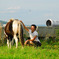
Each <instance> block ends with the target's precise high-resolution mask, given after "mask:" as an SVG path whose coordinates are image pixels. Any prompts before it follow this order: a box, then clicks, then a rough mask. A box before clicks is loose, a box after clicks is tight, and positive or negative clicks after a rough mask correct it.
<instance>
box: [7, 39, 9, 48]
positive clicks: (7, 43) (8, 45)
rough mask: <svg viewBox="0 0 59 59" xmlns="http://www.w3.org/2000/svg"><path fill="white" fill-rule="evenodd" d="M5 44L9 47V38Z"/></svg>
mask: <svg viewBox="0 0 59 59" xmlns="http://www.w3.org/2000/svg"><path fill="white" fill-rule="evenodd" d="M7 46H8V48H9V40H8V39H7Z"/></svg>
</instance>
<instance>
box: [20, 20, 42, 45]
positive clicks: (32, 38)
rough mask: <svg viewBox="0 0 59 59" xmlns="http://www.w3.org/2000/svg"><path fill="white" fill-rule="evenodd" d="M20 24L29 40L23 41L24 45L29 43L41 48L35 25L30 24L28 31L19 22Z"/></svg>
mask: <svg viewBox="0 0 59 59" xmlns="http://www.w3.org/2000/svg"><path fill="white" fill-rule="evenodd" d="M20 22H21V23H22V24H23V26H24V28H25V30H26V31H28V32H29V35H30V39H29V40H26V41H25V43H24V44H25V45H26V44H27V43H28V42H29V43H30V44H32V45H33V44H35V45H36V46H41V43H40V40H39V39H38V33H37V31H36V25H35V24H32V25H31V29H28V28H27V27H26V26H25V25H24V23H23V22H22V21H21V20H20Z"/></svg>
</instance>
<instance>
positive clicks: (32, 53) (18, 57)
mask: <svg viewBox="0 0 59 59" xmlns="http://www.w3.org/2000/svg"><path fill="white" fill-rule="evenodd" d="M44 43H45V44H44ZM0 58H1V59H59V42H55V43H53V44H51V43H49V44H48V42H46V41H43V42H42V46H41V47H33V46H30V47H29V46H24V48H22V46H21V45H20V43H19V46H18V48H17V49H16V47H15V45H14V46H12V47H11V49H10V48H8V47H7V45H5V46H1V47H0Z"/></svg>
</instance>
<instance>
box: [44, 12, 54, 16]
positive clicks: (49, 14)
mask: <svg viewBox="0 0 59 59" xmlns="http://www.w3.org/2000/svg"><path fill="white" fill-rule="evenodd" d="M44 16H53V14H52V13H47V14H44Z"/></svg>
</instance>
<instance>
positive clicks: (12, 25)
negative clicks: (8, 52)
mask: <svg viewBox="0 0 59 59" xmlns="http://www.w3.org/2000/svg"><path fill="white" fill-rule="evenodd" d="M4 33H5V36H6V38H7V45H8V47H9V46H10V48H11V42H12V40H13V39H15V42H16V48H17V47H18V38H17V35H18V37H19V40H20V42H21V45H22V46H24V39H23V27H22V24H21V23H20V21H19V20H15V19H10V20H9V22H7V24H6V26H5V30H4Z"/></svg>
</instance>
